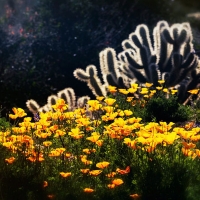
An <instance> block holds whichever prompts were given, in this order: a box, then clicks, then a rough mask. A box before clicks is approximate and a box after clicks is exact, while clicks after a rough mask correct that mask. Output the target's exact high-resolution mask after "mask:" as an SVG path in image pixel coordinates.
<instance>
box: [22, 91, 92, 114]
mask: <svg viewBox="0 0 200 200" xmlns="http://www.w3.org/2000/svg"><path fill="white" fill-rule="evenodd" d="M58 99H63V100H64V101H65V102H66V104H67V106H68V111H72V110H74V109H75V108H77V107H78V108H83V107H84V106H85V105H86V103H87V101H88V100H89V99H90V97H89V96H82V97H79V98H77V99H76V95H75V92H74V90H73V89H72V88H65V89H63V90H61V91H59V92H58V93H57V95H51V96H49V97H48V98H47V104H45V105H44V106H42V107H40V106H39V104H38V103H37V102H36V101H35V100H33V99H31V100H28V101H27V102H26V106H27V108H28V109H29V111H30V112H32V113H33V114H35V113H39V112H43V113H45V112H48V111H52V110H53V108H52V105H55V104H56V101H57V100H58Z"/></svg>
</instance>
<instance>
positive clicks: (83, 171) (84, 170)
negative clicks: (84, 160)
mask: <svg viewBox="0 0 200 200" xmlns="http://www.w3.org/2000/svg"><path fill="white" fill-rule="evenodd" d="M80 171H81V172H82V173H83V174H87V173H88V172H89V171H90V169H88V168H86V169H80Z"/></svg>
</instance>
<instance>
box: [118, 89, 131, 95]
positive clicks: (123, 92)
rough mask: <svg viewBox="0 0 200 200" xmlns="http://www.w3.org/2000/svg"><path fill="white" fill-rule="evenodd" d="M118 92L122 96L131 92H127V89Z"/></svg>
mask: <svg viewBox="0 0 200 200" xmlns="http://www.w3.org/2000/svg"><path fill="white" fill-rule="evenodd" d="M118 91H119V92H120V93H122V94H128V93H129V91H127V90H126V89H118Z"/></svg>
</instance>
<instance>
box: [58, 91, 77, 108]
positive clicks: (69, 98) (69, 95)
mask: <svg viewBox="0 0 200 200" xmlns="http://www.w3.org/2000/svg"><path fill="white" fill-rule="evenodd" d="M57 96H58V98H61V99H64V100H65V102H66V103H67V105H68V109H69V110H71V109H73V108H74V107H75V104H76V103H75V102H76V96H75V92H74V90H73V89H72V88H65V89H64V90H61V91H59V92H58V93H57Z"/></svg>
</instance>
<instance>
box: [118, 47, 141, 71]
mask: <svg viewBox="0 0 200 200" xmlns="http://www.w3.org/2000/svg"><path fill="white" fill-rule="evenodd" d="M118 58H119V60H120V61H122V62H124V63H129V65H131V66H132V67H134V68H136V69H143V65H142V64H139V63H138V57H137V56H136V55H135V52H134V51H133V50H132V49H127V50H125V51H123V52H121V53H119V54H118Z"/></svg>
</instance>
